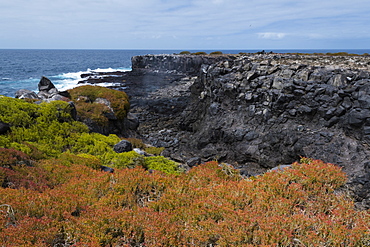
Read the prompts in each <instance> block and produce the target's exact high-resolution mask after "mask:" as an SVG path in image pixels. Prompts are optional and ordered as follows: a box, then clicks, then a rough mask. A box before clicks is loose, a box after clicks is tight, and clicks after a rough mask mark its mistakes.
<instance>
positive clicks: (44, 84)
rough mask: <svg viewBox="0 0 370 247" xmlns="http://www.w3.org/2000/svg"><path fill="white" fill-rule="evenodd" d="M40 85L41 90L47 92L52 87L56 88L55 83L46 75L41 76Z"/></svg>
mask: <svg viewBox="0 0 370 247" xmlns="http://www.w3.org/2000/svg"><path fill="white" fill-rule="evenodd" d="M38 87H39V91H46V92H48V91H49V90H50V89H53V88H55V86H54V84H53V83H52V82H51V81H50V80H49V79H48V78H46V77H45V76H43V77H41V80H40V82H39V85H38Z"/></svg>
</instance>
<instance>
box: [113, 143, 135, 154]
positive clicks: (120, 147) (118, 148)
mask: <svg viewBox="0 0 370 247" xmlns="http://www.w3.org/2000/svg"><path fill="white" fill-rule="evenodd" d="M113 150H114V152H116V153H124V152H130V151H132V150H133V149H132V144H131V142H129V141H127V140H122V141H120V142H119V143H117V144H116V145H114V147H113Z"/></svg>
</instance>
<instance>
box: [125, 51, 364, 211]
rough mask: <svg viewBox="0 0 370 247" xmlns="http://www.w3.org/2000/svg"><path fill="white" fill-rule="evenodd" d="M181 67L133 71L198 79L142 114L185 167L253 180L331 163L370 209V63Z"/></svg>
mask: <svg viewBox="0 0 370 247" xmlns="http://www.w3.org/2000/svg"><path fill="white" fill-rule="evenodd" d="M178 57H179V56H173V55H168V56H144V57H135V58H133V68H139V67H140V68H143V67H145V68H146V69H147V70H151V71H157V73H163V72H166V71H167V73H168V71H172V70H173V69H174V68H175V69H176V68H179V67H181V68H188V67H191V66H193V65H194V64H197V65H196V66H195V67H191V68H192V69H190V72H189V74H190V76H191V75H194V74H193V73H194V72H193V71H195V70H197V69H198V76H195V77H189V76H188V77H183V78H182V79H178V80H175V81H174V82H173V83H171V84H168V85H164V86H163V85H162V87H159V88H157V89H156V90H154V91H153V92H151V94H150V95H149V97H148V98H146V104H147V105H146V106H144V105H142V106H141V107H140V110H138V108H136V109H135V107H133V109H132V112H134V113H136V114H137V115H138V116H139V118H140V122H141V126H140V127H139V131H140V132H141V134H142V136H143V138H144V139H145V140H146V141H148V142H150V143H151V144H153V145H158V146H165V147H166V148H167V149H166V155H167V156H169V157H171V158H172V159H175V160H177V161H180V162H184V163H188V164H189V165H192V164H193V163H192V162H194V160H195V161H197V162H199V161H207V160H218V161H222V162H228V163H231V164H233V165H234V166H235V167H237V168H239V169H240V170H241V171H242V173H244V174H245V175H255V174H258V173H260V172H262V171H264V170H266V169H271V168H273V167H275V166H277V165H285V164H290V163H292V162H294V161H297V160H299V158H300V157H310V158H314V159H321V160H324V161H325V162H331V163H334V164H337V165H339V166H341V167H343V170H344V171H345V172H346V173H347V175H348V177H349V182H348V184H350V185H351V186H350V187H351V189H352V191H354V192H355V193H354V194H355V196H356V199H357V201H358V202H359V206H361V205H362V206H363V207H365V208H367V207H368V206H369V205H370V203H369V198H370V197H369V194H368V191H369V188H370V173H369V172H370V170H369V169H370V162H369V158H370V149H369V148H368V145H369V144H370V83H369V82H370V77H369V71H370V70H369V69H368V66H369V57H332V56H297V55H281V54H264V55H245V56H235V57H230V56H227V57H222V56H220V57H218V61H216V62H214V63H205V64H203V65H199V63H195V62H194V61H193V59H194V60H195V61H204V60H206V61H207V59H208V58H209V57H210V56H204V57H203V58H202V59H200V58H199V57H198V56H187V57H186V59H185V58H184V59H185V60H182V62H181V63H180V64H176V61H179V59H178ZM143 61H150V63H149V66H144V64H145V62H143ZM168 61H171V62H168ZM183 61H188V62H189V63H188V64H187V65H184V62H183ZM136 62H137V63H136ZM185 64H186V63H185ZM156 65H158V67H156ZM166 65H168V66H169V67H166ZM134 71H135V69H134ZM181 73H184V74H186V69H183V70H182V71H181ZM179 88H181V90H180V89H179ZM180 99H181V100H180ZM360 204H361V205H360Z"/></svg>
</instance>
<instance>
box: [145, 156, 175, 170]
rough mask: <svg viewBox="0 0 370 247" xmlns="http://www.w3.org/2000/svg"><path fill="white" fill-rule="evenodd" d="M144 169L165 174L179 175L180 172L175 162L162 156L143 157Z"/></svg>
mask: <svg viewBox="0 0 370 247" xmlns="http://www.w3.org/2000/svg"><path fill="white" fill-rule="evenodd" d="M144 166H145V168H147V169H152V170H157V171H161V172H164V173H167V174H179V173H180V170H179V167H178V165H177V163H176V162H175V161H172V160H169V159H166V158H165V157H163V156H152V157H145V165H144Z"/></svg>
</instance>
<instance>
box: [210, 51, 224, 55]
mask: <svg viewBox="0 0 370 247" xmlns="http://www.w3.org/2000/svg"><path fill="white" fill-rule="evenodd" d="M222 54H223V53H222V51H214V52H211V53H209V55H222Z"/></svg>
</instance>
